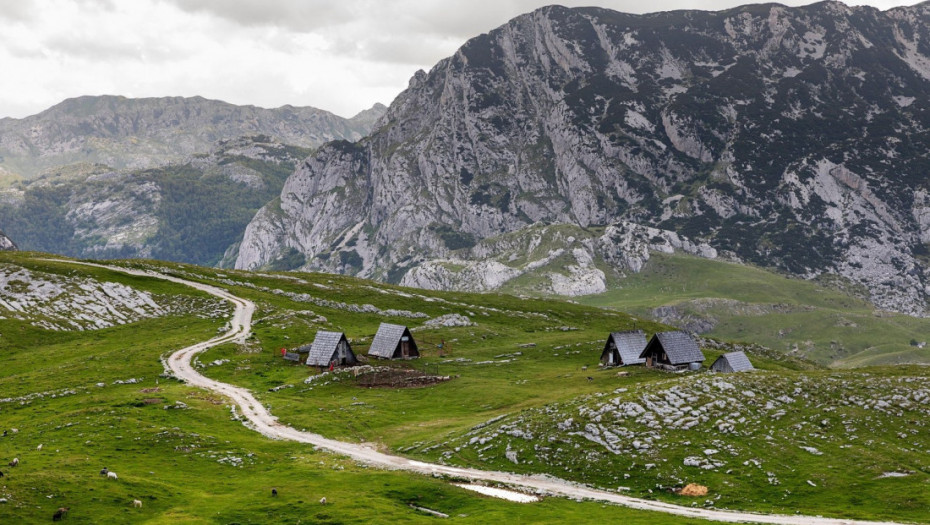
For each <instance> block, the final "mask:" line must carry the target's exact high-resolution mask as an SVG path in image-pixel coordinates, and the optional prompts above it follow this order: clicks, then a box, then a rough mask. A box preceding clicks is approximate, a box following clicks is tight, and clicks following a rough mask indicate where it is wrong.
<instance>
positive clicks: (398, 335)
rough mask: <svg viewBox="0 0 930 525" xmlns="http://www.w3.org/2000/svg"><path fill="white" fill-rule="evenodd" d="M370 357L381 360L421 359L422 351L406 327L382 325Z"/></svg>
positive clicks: (372, 346) (376, 335)
mask: <svg viewBox="0 0 930 525" xmlns="http://www.w3.org/2000/svg"><path fill="white" fill-rule="evenodd" d="M368 355H370V356H373V357H379V358H381V359H413V358H416V357H420V351H419V350H418V349H417V343H416V341H414V340H413V336H412V335H410V330H408V329H407V327H406V326H401V325H398V324H390V323H381V326H379V327H378V333H377V334H375V338H374V339H373V340H372V341H371V348H369V349H368Z"/></svg>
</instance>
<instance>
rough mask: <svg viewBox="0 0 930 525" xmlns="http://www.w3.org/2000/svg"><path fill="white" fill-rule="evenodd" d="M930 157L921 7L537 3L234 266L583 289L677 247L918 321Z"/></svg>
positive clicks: (318, 178)
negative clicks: (826, 278)
mask: <svg viewBox="0 0 930 525" xmlns="http://www.w3.org/2000/svg"><path fill="white" fill-rule="evenodd" d="M928 145H930V4H928V3H924V4H919V5H916V6H912V7H901V8H895V9H891V10H888V11H879V10H876V9H874V8H870V7H849V6H847V5H845V4H842V3H839V2H822V3H817V4H813V5H809V6H805V7H797V8H789V7H785V6H781V5H777V4H766V5H749V6H744V7H739V8H735V9H730V10H726V11H720V12H703V11H675V12H668V13H657V14H650V15H629V14H623V13H618V12H615V11H610V10H606V9H598V8H578V9H567V8H563V7H558V6H552V7H546V8H542V9H539V10H537V11H534V12H532V13H528V14H526V15H523V16H520V17H517V18H515V19H513V20H511V21H510V22H509V23H507V24H505V25H504V26H502V27H499V28H497V29H495V30H493V31H491V32H489V33H488V34H484V35H480V36H478V37H476V38H473V39H472V40H470V41H468V42H467V43H466V44H465V45H464V46H463V47H462V48H461V49H459V50H458V51H457V52H456V53H455V54H454V55H453V56H452V57H450V58H447V59H445V60H442V61H441V62H439V63H438V64H437V65H436V66H435V67H433V68H432V69H431V70H430V72H429V73H426V72H422V71H420V72H418V73H417V74H416V75H415V76H414V77H413V78H412V79H411V81H410V85H409V87H408V89H407V90H406V91H404V92H403V93H402V94H401V95H400V96H398V98H397V99H396V100H395V101H394V103H393V104H392V105H391V106H390V108H388V110H387V113H386V114H385V115H384V116H383V117H382V118H381V120H380V121H379V124H378V126H377V129H375V130H374V131H373V133H372V134H371V135H370V136H368V137H366V138H364V139H362V140H360V141H358V142H355V143H352V142H349V141H335V142H331V143H329V144H327V145H325V146H323V147H321V148H320V149H319V150H318V151H317V152H316V154H315V155H314V156H313V157H311V158H310V159H308V160H307V161H306V162H304V163H302V164H301V165H300V166H299V167H298V169H297V171H296V172H295V173H294V174H293V175H292V176H291V177H289V178H288V180H287V182H286V183H285V185H284V188H283V190H282V192H281V196H280V198H279V199H277V200H275V201H274V202H272V203H270V204H268V205H267V206H265V207H264V208H263V209H262V210H261V211H260V212H259V213H258V214H257V215H256V217H255V218H254V219H253V220H252V221H251V223H250V224H249V226H248V228H247V229H246V232H245V237H244V240H243V242H242V245H241V248H240V250H239V254H238V258H237V261H236V266H237V267H239V268H258V267H263V266H267V265H273V264H274V265H279V266H281V265H284V266H289V267H304V268H312V269H321V270H327V271H336V272H344V273H350V274H359V275H362V276H370V277H377V278H381V279H386V280H390V281H395V282H397V281H402V282H404V283H407V284H417V285H420V286H427V287H437V288H444V287H456V288H463V287H464V288H471V289H489V288H495V287H498V286H500V285H501V284H502V283H505V282H507V281H508V280H512V279H514V278H517V277H519V276H525V275H528V274H529V273H532V274H533V275H535V276H536V277H535V279H538V280H542V281H544V284H545V286H542V287H541V288H540V289H547V290H549V291H556V292H562V293H569V294H573V293H591V292H596V291H599V290H602V289H603V288H604V282H605V274H609V273H611V272H622V271H626V270H630V269H632V270H636V269H637V265H641V264H642V263H643V261H644V258H648V252H649V250H653V249H661V250H684V251H688V252H690V253H695V254H698V255H701V256H705V257H724V258H726V259H729V260H739V261H747V262H753V263H756V264H759V265H762V266H767V267H774V268H777V269H779V270H780V271H783V272H786V273H790V274H792V275H796V276H800V277H804V278H813V277H816V276H819V275H836V276H839V277H840V279H842V280H845V281H846V282H847V284H848V285H853V286H860V287H862V288H863V289H864V290H865V293H866V294H867V295H868V296H869V297H870V298H871V300H872V301H873V302H874V303H875V304H877V305H879V306H881V307H884V308H889V309H894V310H898V311H903V312H907V313H911V314H924V313H926V311H927V296H928V292H930V286H928V285H930V270H928V268H930V265H928V261H930V258H928V256H930V178H928V173H930V148H928ZM562 224H565V225H568V226H569V227H568V228H567V229H566V228H563V227H562V226H559V225H562ZM578 232H581V233H578ZM540 247H544V248H545V249H544V250H542V251H541V250H540ZM641 255H642V256H641ZM536 284H539V283H536Z"/></svg>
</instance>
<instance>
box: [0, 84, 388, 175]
mask: <svg viewBox="0 0 930 525" xmlns="http://www.w3.org/2000/svg"><path fill="white" fill-rule="evenodd" d="M384 109H385V108H384V106H382V105H380V104H377V105H375V106H374V107H373V108H371V109H369V110H366V111H363V112H361V113H359V114H358V115H356V116H355V117H352V118H350V119H346V118H342V117H339V116H337V115H334V114H332V113H330V112H328V111H324V110H321V109H316V108H311V107H292V106H283V107H280V108H276V109H264V108H258V107H255V106H236V105H233V104H228V103H226V102H221V101H219V100H207V99H205V98H202V97H192V98H182V97H163V98H142V99H132V98H125V97H116V96H97V97H90V96H88V97H78V98H72V99H68V100H65V101H64V102H62V103H60V104H58V105H56V106H54V107H51V108H49V109H47V110H45V111H43V112H42V113H39V114H37V115H33V116H31V117H26V118H23V119H11V118H4V119H0V173H2V172H3V171H6V172H7V175H8V176H9V175H10V174H16V175H19V176H21V177H22V178H26V179H31V178H34V177H36V176H38V175H40V174H41V173H42V172H43V171H44V170H47V169H56V168H59V167H60V166H64V165H69V164H80V163H95V164H103V165H106V166H109V167H111V168H115V169H123V168H129V169H140V168H151V167H155V166H162V165H165V164H170V163H174V162H179V161H183V160H184V159H185V157H187V156H188V155H192V154H195V153H202V152H205V151H208V150H210V149H211V148H212V147H213V146H214V144H215V143H216V142H217V141H220V140H226V139H233V138H236V137H241V136H245V135H264V136H267V137H271V139H272V140H274V141H277V142H280V143H283V144H290V145H294V146H300V147H304V148H315V147H317V146H319V145H321V144H323V143H325V142H329V141H331V140H336V139H344V140H351V141H355V140H358V139H360V138H362V137H363V136H365V135H367V134H368V131H369V130H370V129H371V126H372V124H373V123H374V121H375V120H377V118H378V117H379V116H380V115H381V114H382V113H383V112H384Z"/></svg>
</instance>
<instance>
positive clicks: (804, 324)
mask: <svg viewBox="0 0 930 525" xmlns="http://www.w3.org/2000/svg"><path fill="white" fill-rule="evenodd" d="M842 285H843V283H841V282H836V283H824V282H816V281H814V282H811V281H803V280H800V279H793V278H788V277H784V276H781V275H778V274H775V273H772V272H770V271H766V270H762V269H759V268H756V267H752V266H746V265H740V264H733V263H727V262H722V261H713V260H708V259H700V258H697V257H690V256H685V255H663V254H654V255H653V256H652V258H651V259H650V261H649V263H648V264H647V265H646V266H645V268H643V271H642V272H640V273H636V274H632V273H631V274H630V275H629V276H627V277H625V278H623V279H617V280H616V281H614V282H613V283H612V286H611V289H610V290H609V291H608V292H606V293H603V294H599V295H593V296H587V297H581V298H578V301H579V302H582V303H584V304H590V305H595V306H602V307H603V306H607V307H613V308H617V309H619V310H623V311H627V312H633V313H636V314H639V315H643V316H647V317H656V316H657V314H662V313H665V314H666V315H667V317H665V319H667V320H668V322H670V323H672V324H676V325H682V324H688V323H695V324H698V325H703V326H712V329H711V330H710V331H709V332H707V333H708V335H710V336H713V337H719V338H723V339H728V340H742V341H752V342H755V343H758V344H762V345H765V346H768V347H769V348H772V349H777V350H782V351H787V352H789V353H791V354H792V355H797V356H802V357H806V358H810V359H813V360H816V361H818V362H820V363H823V364H826V365H829V366H833V367H852V366H867V365H879V364H898V363H930V347H924V348H917V347H916V346H914V345H913V344H912V342H924V341H926V342H930V320H927V319H917V318H913V317H909V316H906V315H900V314H893V313H890V312H885V311H880V310H877V309H876V308H875V307H874V306H873V305H871V304H870V303H868V302H866V301H865V300H862V299H859V298H856V297H855V292H856V291H855V290H849V291H842V289H841V288H840V286H842ZM849 292H853V293H849ZM663 306H666V307H672V310H671V312H670V315H669V311H668V310H666V311H665V312H662V311H659V312H657V311H656V308H658V307H663ZM659 317H661V315H659Z"/></svg>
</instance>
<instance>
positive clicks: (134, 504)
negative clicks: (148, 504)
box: [132, 499, 142, 509]
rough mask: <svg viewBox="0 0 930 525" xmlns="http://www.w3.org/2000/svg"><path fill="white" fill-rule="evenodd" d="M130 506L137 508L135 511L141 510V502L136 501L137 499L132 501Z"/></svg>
mask: <svg viewBox="0 0 930 525" xmlns="http://www.w3.org/2000/svg"><path fill="white" fill-rule="evenodd" d="M132 506H133V507H135V508H137V509H141V508H142V500H138V499H134V500H132Z"/></svg>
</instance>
